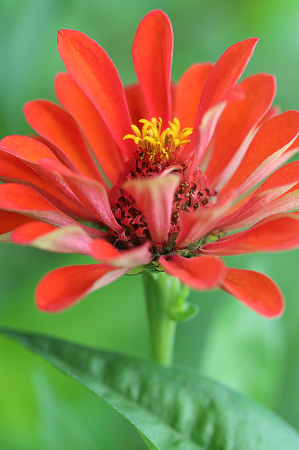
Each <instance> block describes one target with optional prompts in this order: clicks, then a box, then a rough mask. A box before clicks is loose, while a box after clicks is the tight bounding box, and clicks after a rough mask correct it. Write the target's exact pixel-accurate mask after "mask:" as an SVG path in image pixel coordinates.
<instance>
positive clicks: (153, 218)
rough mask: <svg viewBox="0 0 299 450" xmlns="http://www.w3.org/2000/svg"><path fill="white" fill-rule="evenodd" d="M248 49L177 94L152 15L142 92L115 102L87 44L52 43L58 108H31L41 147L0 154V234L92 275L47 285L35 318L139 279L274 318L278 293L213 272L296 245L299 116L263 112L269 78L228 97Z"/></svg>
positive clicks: (166, 45) (189, 78)
mask: <svg viewBox="0 0 299 450" xmlns="http://www.w3.org/2000/svg"><path fill="white" fill-rule="evenodd" d="M256 42H257V39H254V38H253V39H247V40H245V41H243V42H239V43H237V44H235V45H233V46H232V47H230V48H229V49H228V50H227V51H226V52H225V53H224V54H223V55H222V56H221V58H220V59H219V60H218V62H217V63H216V64H215V65H213V64H211V63H206V64H199V63H196V64H194V65H193V66H191V67H190V68H189V69H187V70H186V72H185V73H184V74H183V76H182V77H181V79H180V80H179V82H178V83H177V84H175V83H173V82H171V77H170V75H171V61H172V45H173V38H172V29H171V24H170V22H169V19H168V17H167V16H166V15H165V14H164V13H163V12H161V11H158V10H157V11H152V12H151V13H149V14H148V15H147V16H145V18H144V19H143V20H142V21H141V23H140V25H139V27H138V29H137V32H136V35H135V39H134V44H133V62H134V67H135V71H136V75H137V78H138V83H136V84H134V85H131V86H129V87H127V88H123V86H122V83H121V80H120V78H119V75H118V73H117V70H116V68H115V66H114V65H113V63H112V61H111V60H110V58H109V57H108V55H107V54H106V53H105V51H104V50H103V49H102V48H101V47H100V46H99V45H98V44H97V43H96V42H94V41H93V40H91V39H90V38H88V37H87V36H86V35H84V34H83V33H80V32H78V31H74V30H62V31H60V33H59V35H58V49H59V52H60V55H61V58H62V59H63V61H64V63H65V66H66V68H67V71H68V73H60V74H58V75H57V77H56V80H55V90H56V95H57V98H58V100H59V102H60V104H61V105H62V106H59V105H57V104H54V103H52V102H49V101H46V100H36V101H33V102H30V103H27V104H26V105H25V108H24V113H25V117H26V119H27V121H28V123H29V124H30V125H31V127H32V128H33V129H34V130H35V131H36V132H37V133H38V135H35V136H31V137H28V136H7V137H6V138H4V139H3V140H2V141H1V143H0V149H1V154H0V158H1V169H0V170H1V173H0V176H1V180H2V181H3V182H4V183H3V184H2V185H1V186H0V209H1V211H0V215H1V217H2V221H1V229H0V231H1V233H2V241H6V242H7V241H10V242H14V243H16V244H20V245H32V246H35V247H38V248H41V249H44V250H48V251H54V252H61V253H81V254H85V255H90V256H93V257H94V258H95V259H96V260H97V263H96V264H91V265H82V266H70V267H63V268H60V269H56V270H54V271H52V272H51V273H49V274H48V275H46V276H45V277H44V278H43V280H42V281H41V282H40V284H39V286H38V288H37V293H36V298H37V304H38V306H39V308H40V309H43V310H47V311H57V310H61V309H64V308H66V307H69V306H70V305H72V304H73V303H74V302H75V301H78V300H79V299H81V298H82V297H83V296H85V295H86V294H88V293H89V292H91V291H93V290H95V289H98V288H100V287H101V286H104V285H106V284H107V283H110V282H112V281H114V280H116V279H117V278H119V277H121V276H122V275H124V274H126V273H128V272H130V273H139V272H141V271H142V270H143V269H144V268H145V267H148V268H151V269H152V270H156V271H166V272H167V273H169V274H170V275H173V276H176V277H178V278H179V279H180V280H181V281H182V282H183V283H185V284H187V285H189V286H190V287H191V288H194V289H197V290H206V289H212V288H216V287H219V288H221V289H223V290H225V291H227V292H229V293H231V294H232V295H234V296H235V297H237V298H238V299H239V300H241V301H242V302H244V303H246V304H247V305H248V306H249V307H251V308H253V309H254V310H256V311H257V312H258V313H260V314H263V315H265V316H269V317H271V316H277V315H278V314H280V313H281V311H282V309H283V297H282V294H281V292H280V290H279V289H278V287H277V286H276V285H275V284H274V283H273V281H271V280H270V279H269V278H268V277H266V276H265V275H262V274H260V273H257V272H253V271H248V270H239V269H230V268H227V267H225V266H224V263H223V260H222V256H229V255H236V254H244V253H252V252H258V251H276V250H282V249H290V248H295V247H297V246H298V245H299V221H298V218H297V217H298V216H297V215H296V213H295V212H294V211H295V210H296V209H297V208H298V202H299V196H298V192H299V191H298V187H299V184H298V183H299V170H298V169H299V162H297V161H295V162H291V163H289V164H286V165H283V164H284V163H285V162H286V161H287V159H288V158H290V157H291V156H292V155H293V154H294V153H295V152H296V148H297V141H296V137H297V135H298V134H299V113H298V112H297V111H287V112H284V113H282V114H278V111H277V108H275V107H271V104H272V101H273V98H274V95H275V80H274V78H273V77H272V76H270V75H266V74H258V75H254V76H250V77H248V78H246V79H244V80H243V81H242V82H240V83H238V84H237V82H238V80H239V78H240V76H241V74H242V73H243V71H244V69H245V67H246V65H247V62H248V60H249V59H250V57H251V54H252V52H253V49H254V47H255V45H256ZM157 58H158V61H157ZM99 167H100V168H99ZM267 177H268V178H267Z"/></svg>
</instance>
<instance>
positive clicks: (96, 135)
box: [55, 73, 124, 184]
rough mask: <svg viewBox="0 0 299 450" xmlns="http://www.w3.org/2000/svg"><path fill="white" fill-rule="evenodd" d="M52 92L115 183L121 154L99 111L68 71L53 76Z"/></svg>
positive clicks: (121, 161) (119, 168) (110, 179)
mask: <svg viewBox="0 0 299 450" xmlns="http://www.w3.org/2000/svg"><path fill="white" fill-rule="evenodd" d="M55 91H56V96H57V98H58V100H59V102H60V103H61V104H62V106H63V107H64V108H65V109H66V110H67V111H68V112H69V113H70V114H71V115H72V116H73V117H74V119H76V121H77V122H78V123H79V125H80V127H81V128H82V130H83V132H84V134H85V136H86V138H87V140H88V143H89V144H90V147H91V149H92V151H93V153H94V155H95V157H96V159H97V161H98V162H99V164H100V166H101V168H102V169H103V171H104V173H105V175H106V176H107V178H108V179H109V181H110V182H111V183H112V184H115V183H116V181H117V178H118V175H119V173H120V172H121V171H123V170H124V160H123V154H122V152H121V151H120V149H119V147H117V145H116V144H115V141H114V139H113V137H112V135H111V133H110V131H109V130H108V128H107V126H106V124H105V122H104V120H103V119H102V117H101V115H100V113H99V112H98V110H97V109H96V107H95V106H94V105H93V103H92V102H91V101H90V100H89V99H88V98H87V97H86V95H85V94H84V92H83V91H82V90H81V89H80V88H79V86H78V85H77V83H75V81H74V80H73V79H72V77H71V76H70V75H69V74H68V73H59V74H58V75H57V76H56V78H55ZM101 181H102V180H101Z"/></svg>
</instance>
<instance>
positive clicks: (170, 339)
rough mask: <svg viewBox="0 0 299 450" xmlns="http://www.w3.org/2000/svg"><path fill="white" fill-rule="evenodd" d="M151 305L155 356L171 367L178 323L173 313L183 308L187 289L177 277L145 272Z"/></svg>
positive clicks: (151, 329)
mask: <svg viewBox="0 0 299 450" xmlns="http://www.w3.org/2000/svg"><path fill="white" fill-rule="evenodd" d="M142 276H143V281H144V290H145V297H146V303H147V312H148V321H149V332H150V344H151V356H152V359H153V360H154V361H157V362H159V363H161V364H164V365H170V364H171V363H172V360H173V349H174V340H175V332H176V325H177V322H176V320H174V319H173V318H172V316H171V313H172V311H174V310H175V308H176V307H177V306H178V305H181V304H182V303H183V302H184V300H185V297H186V295H187V291H186V288H185V287H182V284H181V283H180V281H179V280H178V279H177V278H174V277H171V276H170V275H168V274H166V273H165V272H154V271H152V270H147V269H146V270H144V271H143V272H142Z"/></svg>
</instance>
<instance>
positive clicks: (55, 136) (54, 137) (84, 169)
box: [24, 100, 102, 180]
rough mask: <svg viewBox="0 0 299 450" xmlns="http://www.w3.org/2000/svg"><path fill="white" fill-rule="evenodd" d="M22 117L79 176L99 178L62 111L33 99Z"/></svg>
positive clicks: (75, 128) (77, 132)
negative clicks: (59, 152)
mask: <svg viewBox="0 0 299 450" xmlns="http://www.w3.org/2000/svg"><path fill="white" fill-rule="evenodd" d="M24 115H25V117H26V120H27V122H28V123H29V125H30V126H31V127H32V128H33V129H34V130H35V131H36V132H37V133H39V134H40V135H41V136H43V137H44V138H45V139H47V140H48V141H50V142H52V144H54V145H55V146H57V147H58V148H59V149H60V150H62V151H63V152H64V153H65V154H66V155H67V156H68V158H70V160H71V161H72V162H73V163H74V165H75V166H76V167H77V169H78V170H79V171H80V172H81V173H82V174H83V175H88V176H90V177H92V178H95V179H97V180H98V179H102V176H101V174H100V172H99V170H98V168H97V166H96V164H95V162H94V161H93V159H92V157H91V155H90V153H89V150H88V148H87V147H86V144H85V141H84V138H83V136H82V133H81V131H80V129H79V128H78V125H77V124H76V122H75V120H74V119H73V118H72V117H71V116H70V115H69V114H68V113H67V112H66V111H65V110H64V109H62V108H61V107H60V106H58V105H56V104H55V103H52V102H50V101H47V100H34V101H32V102H29V103H26V105H25V107H24Z"/></svg>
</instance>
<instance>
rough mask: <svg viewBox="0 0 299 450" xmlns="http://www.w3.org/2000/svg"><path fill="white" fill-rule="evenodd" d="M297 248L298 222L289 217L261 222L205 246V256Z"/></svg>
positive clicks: (298, 236)
mask: <svg viewBox="0 0 299 450" xmlns="http://www.w3.org/2000/svg"><path fill="white" fill-rule="evenodd" d="M298 246H299V221H298V220H297V219H296V218H293V217H290V216H282V217H271V218H270V219H265V220H262V221H261V222H259V223H257V224H256V225H254V226H253V227H251V228H249V229H248V230H245V231H241V232H239V233H236V234H232V235H230V236H226V237H224V238H222V239H220V240H218V241H216V242H213V243H210V244H206V245H204V246H203V247H202V249H201V251H202V252H203V253H204V254H206V255H214V256H231V255H241V254H246V253H255V252H261V251H264V252H265V251H266V252H275V251H279V250H290V249H293V248H297V247H298Z"/></svg>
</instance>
